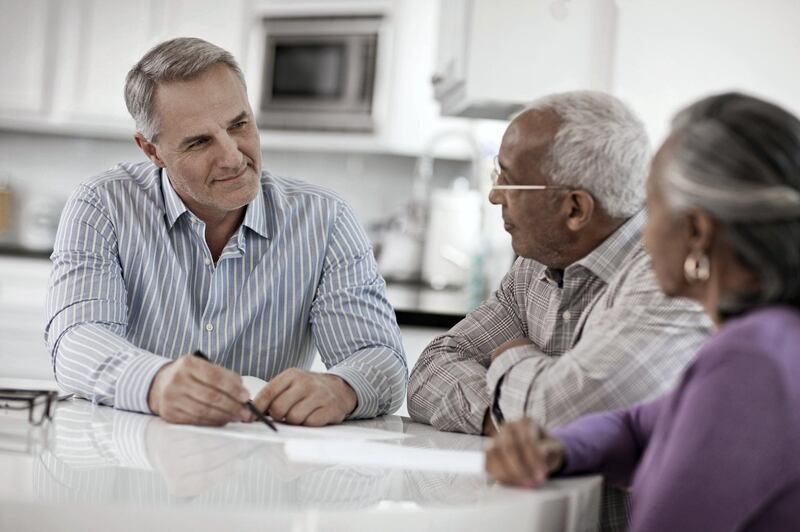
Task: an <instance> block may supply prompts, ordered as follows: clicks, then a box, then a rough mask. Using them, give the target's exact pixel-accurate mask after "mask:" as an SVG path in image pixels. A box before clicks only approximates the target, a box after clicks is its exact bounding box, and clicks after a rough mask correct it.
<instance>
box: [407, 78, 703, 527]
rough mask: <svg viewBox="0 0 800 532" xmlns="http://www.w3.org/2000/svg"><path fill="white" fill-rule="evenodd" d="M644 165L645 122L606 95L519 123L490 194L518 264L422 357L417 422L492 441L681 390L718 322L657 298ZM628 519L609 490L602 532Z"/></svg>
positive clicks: (417, 371)
mask: <svg viewBox="0 0 800 532" xmlns="http://www.w3.org/2000/svg"><path fill="white" fill-rule="evenodd" d="M649 160H650V150H649V144H648V139H647V135H646V133H645V131H644V127H643V125H642V124H641V122H640V121H639V120H638V119H637V118H636V116H635V115H634V114H633V113H632V112H631V111H630V110H629V109H628V108H627V107H626V106H625V105H624V104H623V103H622V102H620V101H619V100H617V99H616V98H614V97H612V96H609V95H606V94H602V93H596V92H571V93H565V94H558V95H554V96H550V97H547V98H544V99H542V100H539V101H538V102H536V103H534V104H533V106H532V107H530V108H528V109H526V110H525V111H523V112H522V113H520V114H519V115H518V116H517V117H516V118H514V120H513V121H512V122H511V124H510V125H509V127H508V129H507V130H506V132H505V135H504V136H503V140H502V143H501V146H500V153H499V155H498V157H497V159H496V167H495V170H494V173H493V179H494V186H493V187H492V191H491V193H490V195H489V200H490V201H491V202H492V203H494V204H497V205H501V206H502V208H503V220H504V222H505V229H506V230H507V231H508V232H509V233H510V234H511V238H512V246H513V248H514V251H515V253H516V254H517V255H518V256H519V258H518V259H517V261H516V262H515V263H514V265H513V267H512V268H511V270H510V271H509V273H508V274H507V275H506V276H505V278H504V279H503V281H502V283H501V285H500V287H499V289H498V290H497V291H496V292H495V293H494V295H493V296H492V297H491V298H490V299H489V300H487V301H486V302H484V303H483V304H481V305H480V306H479V307H478V308H476V309H475V310H474V311H472V312H471V313H469V314H468V315H467V316H466V317H465V318H464V320H462V321H461V322H460V323H458V324H457V325H456V326H455V327H453V328H452V329H451V330H450V331H449V332H448V333H447V334H445V335H443V336H440V337H438V338H436V339H435V340H434V341H433V342H432V343H431V344H430V345H429V346H428V347H427V348H426V349H425V351H424V352H423V353H422V355H421V356H420V359H419V361H418V362H417V364H416V366H415V368H414V370H413V372H412V374H411V379H410V381H409V391H408V410H409V413H410V415H411V417H412V418H413V419H415V420H417V421H422V422H425V423H430V424H431V425H433V426H434V427H436V428H439V429H441V430H448V431H458V432H467V433H473V434H481V433H482V434H487V435H489V434H493V433H494V430H495V424H496V423H503V422H504V421H511V420H515V419H519V418H522V417H524V416H526V415H527V416H530V417H532V418H533V419H534V420H535V421H536V422H537V423H538V424H539V425H541V426H542V427H544V428H547V429H549V428H554V427H558V426H560V425H563V424H565V423H567V422H569V421H572V420H574V419H575V418H577V417H579V416H581V415H583V414H586V413H588V412H594V411H601V410H613V409H617V408H622V407H626V406H630V405H632V404H634V403H637V402H639V401H642V400H645V399H647V398H649V397H652V396H655V395H658V394H659V393H661V392H663V391H664V390H666V389H668V388H669V387H671V386H672V385H673V384H674V382H675V381H676V379H677V377H678V376H679V374H680V372H681V370H682V369H683V368H684V366H685V365H686V364H687V363H688V362H689V361H690V360H691V358H692V356H693V355H694V353H695V349H696V347H697V346H698V345H699V344H700V343H701V341H702V340H703V338H704V337H705V336H706V335H707V334H708V332H709V330H710V327H711V324H710V322H709V321H708V320H707V318H706V317H705V315H704V314H703V313H702V311H701V309H700V307H699V306H698V305H695V304H693V303H690V302H688V301H686V300H674V299H672V300H671V299H667V298H666V297H665V296H664V295H663V294H662V292H661V290H660V289H659V286H658V283H657V281H656V278H655V276H654V273H653V271H652V269H651V265H650V259H649V257H648V256H647V254H646V253H645V250H644V248H643V246H642V243H641V232H642V227H643V223H644V217H645V214H644V212H643V203H644V195H645V186H644V182H645V178H646V174H647V170H648V166H649ZM625 521H626V517H625V511H624V507H622V505H621V499H620V497H618V496H612V497H610V498H608V499H607V501H606V503H604V515H603V528H604V529H615V528H617V527H619V526H624V523H625Z"/></svg>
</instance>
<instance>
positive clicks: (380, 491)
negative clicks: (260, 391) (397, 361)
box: [0, 400, 600, 531]
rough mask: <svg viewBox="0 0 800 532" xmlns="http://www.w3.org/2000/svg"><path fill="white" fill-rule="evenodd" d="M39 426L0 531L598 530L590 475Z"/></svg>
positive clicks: (412, 439)
mask: <svg viewBox="0 0 800 532" xmlns="http://www.w3.org/2000/svg"><path fill="white" fill-rule="evenodd" d="M347 426H348V427H351V426H355V427H361V428H364V429H373V430H372V431H365V432H368V433H369V432H372V433H376V434H377V433H378V431H382V432H383V433H384V434H383V436H382V438H381V442H380V443H381V444H382V445H385V444H388V445H393V446H401V447H411V448H418V449H446V450H452V451H457V450H459V451H474V452H479V451H480V450H481V449H482V447H483V444H484V442H483V439H482V438H480V437H476V436H467V435H463V434H453V433H442V432H437V431H435V430H433V429H432V428H431V427H429V426H427V425H421V424H417V423H413V422H411V421H409V420H408V419H405V418H400V417H397V416H385V417H382V418H378V419H374V420H367V421H357V422H350V423H348V424H347ZM47 430H48V436H47V438H45V440H44V441H43V442H42V444H41V445H40V446H33V447H32V448H31V447H29V448H28V452H29V453H30V454H32V458H33V465H32V472H33V478H32V496H30V497H25V496H20V497H19V498H18V499H16V500H14V497H10V498H9V499H7V500H1V501H0V529H2V530H6V529H8V530H17V529H30V530H33V529H37V528H40V527H45V526H46V527H47V528H48V529H59V528H60V529H64V530H67V529H78V528H80V527H85V526H88V527H89V528H94V529H104V530H105V529H109V528H120V527H122V528H123V529H125V530H127V529H131V530H134V529H142V528H148V529H150V530H157V529H164V530H181V529H186V530H189V529H191V530H215V528H214V526H216V527H217V528H216V530H218V529H219V526H224V528H225V529H250V528H253V529H259V530H263V529H264V525H265V524H266V523H267V522H268V523H269V527H267V528H268V529H270V530H272V529H274V530H284V529H285V530H376V529H380V530H381V531H385V530H401V529H402V530H406V531H407V530H408V527H409V526H411V527H414V528H415V529H420V530H459V531H460V530H472V529H474V530H479V529H480V530H486V529H487V527H491V528H493V529H496V530H593V529H595V527H596V522H597V512H598V504H599V485H600V479H599V477H589V478H582V479H570V480H562V481H556V482H551V483H550V484H548V486H546V487H545V488H544V489H541V490H537V491H529V490H516V489H510V488H505V487H502V486H499V485H496V484H495V483H493V482H491V481H490V480H488V479H487V477H485V476H484V475H483V474H482V473H479V474H464V473H452V472H437V471H430V470H429V471H425V470H419V469H418V468H415V466H414V464H408V465H407V466H403V467H396V468H391V469H390V468H385V467H369V466H361V465H352V464H350V465H344V464H336V463H329V464H309V463H298V462H293V461H291V460H290V459H289V458H288V456H287V453H286V452H285V451H284V442H281V441H275V440H274V439H272V440H266V439H265V440H263V441H261V440H259V439H245V438H237V437H231V436H230V435H226V434H218V433H216V432H215V431H213V430H211V431H194V430H185V429H183V430H182V429H181V427H176V426H174V425H170V424H168V423H165V422H163V421H162V420H161V419H159V418H157V417H154V416H147V415H142V414H137V413H130V412H124V411H118V410H114V409H112V408H107V407H101V406H94V405H91V404H90V403H88V402H86V401H82V400H73V401H70V402H68V403H66V404H62V405H60V406H59V408H58V410H57V412H56V416H55V420H54V422H53V423H52V425H50V426H49V428H48V429H47ZM387 434H388V437H387ZM0 441H2V431H0ZM2 449H3V446H2V445H0V458H3V459H5V458H8V457H4V456H3V450H2ZM11 482H13V481H12V480H11V479H4V480H0V483H3V484H7V485H6V486H0V493H13V487H12V486H11V485H10V483H11ZM42 510H46V511H42ZM45 515H47V516H49V517H45ZM120 515H125V518H124V520H121V519H120ZM53 516H58V519H56V518H55V517H53ZM53 526H55V528H53ZM20 527H22V528H20Z"/></svg>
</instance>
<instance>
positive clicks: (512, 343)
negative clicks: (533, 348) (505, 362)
mask: <svg viewBox="0 0 800 532" xmlns="http://www.w3.org/2000/svg"><path fill="white" fill-rule="evenodd" d="M532 344H533V342H531V341H530V340H529V339H528V338H512V339H511V340H508V341H505V342H503V343H502V344H500V345H499V346H497V347H496V348H495V350H494V351H492V362H494V361H495V360H496V359H497V357H499V356H500V355H502V354H503V353H505V352H506V351H508V350H509V349H511V348H512V347H519V346H521V345H532Z"/></svg>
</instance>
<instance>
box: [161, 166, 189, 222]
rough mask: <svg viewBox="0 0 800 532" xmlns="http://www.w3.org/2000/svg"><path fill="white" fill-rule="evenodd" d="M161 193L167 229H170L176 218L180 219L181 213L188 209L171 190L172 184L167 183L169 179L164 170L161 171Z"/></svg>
mask: <svg viewBox="0 0 800 532" xmlns="http://www.w3.org/2000/svg"><path fill="white" fill-rule="evenodd" d="M161 192H162V193H163V194H164V209H165V211H166V214H165V216H166V219H167V227H168V228H169V229H172V226H173V225H175V222H176V221H178V218H180V217H181V215H182V214H183V213H185V212H188V211H189V209H187V208H186V205H185V204H184V203H183V200H182V199H181V198H180V196H178V193H177V192H175V189H174V188H172V183H170V182H169V177H167V169H166V168H162V169H161Z"/></svg>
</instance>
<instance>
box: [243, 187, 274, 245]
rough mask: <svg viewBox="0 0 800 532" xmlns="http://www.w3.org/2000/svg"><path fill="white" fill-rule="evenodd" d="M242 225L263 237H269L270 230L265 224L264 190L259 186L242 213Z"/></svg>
mask: <svg viewBox="0 0 800 532" xmlns="http://www.w3.org/2000/svg"><path fill="white" fill-rule="evenodd" d="M242 225H243V226H244V227H247V228H248V229H250V230H251V231H253V232H255V233H257V234H259V235H261V236H263V237H264V238H269V235H270V231H269V227H268V224H267V212H266V207H265V205H264V191H263V189H262V188H261V186H259V188H258V194H256V197H255V198H254V199H253V201H251V202H250V203H249V204H248V205H247V212H245V214H244V220H243V221H242Z"/></svg>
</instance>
